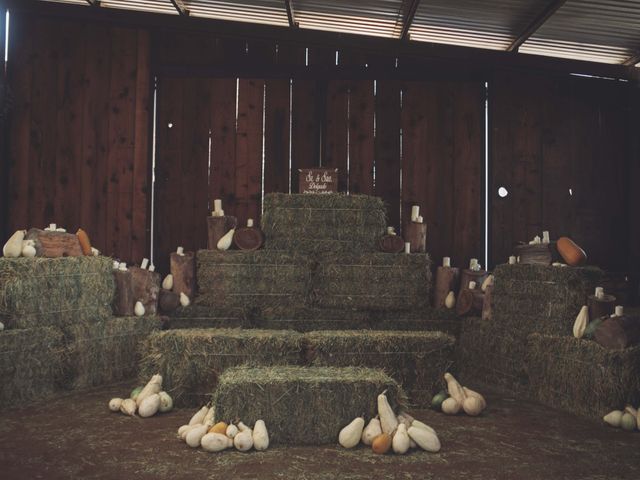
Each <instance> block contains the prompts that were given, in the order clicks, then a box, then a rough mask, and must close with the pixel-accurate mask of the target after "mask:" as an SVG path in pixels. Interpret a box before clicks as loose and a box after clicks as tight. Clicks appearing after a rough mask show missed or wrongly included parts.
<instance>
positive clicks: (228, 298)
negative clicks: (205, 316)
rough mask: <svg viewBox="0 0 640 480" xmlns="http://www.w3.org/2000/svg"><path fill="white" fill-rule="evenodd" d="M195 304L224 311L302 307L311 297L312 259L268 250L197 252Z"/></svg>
mask: <svg viewBox="0 0 640 480" xmlns="http://www.w3.org/2000/svg"><path fill="white" fill-rule="evenodd" d="M197 265H198V267H197V276H198V288H199V292H200V293H199V295H198V297H196V304H198V305H206V306H209V307H221V308H234V307H242V308H251V307H268V306H270V305H292V306H294V305H300V304H302V303H304V302H305V300H306V297H307V296H308V295H309V292H310V286H309V282H310V280H311V260H310V258H309V257H307V256H305V255H299V254H295V253H283V252H276V251H268V250H257V251H251V252H218V251H214V250H199V251H198V253H197Z"/></svg>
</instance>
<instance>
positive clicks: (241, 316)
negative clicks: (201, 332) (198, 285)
mask: <svg viewBox="0 0 640 480" xmlns="http://www.w3.org/2000/svg"><path fill="white" fill-rule="evenodd" d="M165 319H166V322H165V329H167V330H168V329H180V328H239V327H243V328H248V327H250V326H251V324H250V323H249V317H248V311H246V310H244V309H242V308H229V309H223V308H218V307H207V306H206V305H194V304H191V305H189V306H188V307H178V308H176V309H175V310H174V311H173V312H171V313H169V314H168V315H167V316H166V317H165Z"/></svg>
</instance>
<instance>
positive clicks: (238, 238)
mask: <svg viewBox="0 0 640 480" xmlns="http://www.w3.org/2000/svg"><path fill="white" fill-rule="evenodd" d="M233 243H235V245H236V247H238V248H239V249H240V250H247V251H251V250H258V249H259V248H260V247H262V245H263V244H264V233H262V230H260V229H259V228H257V227H242V228H239V229H237V230H236V232H235V233H234V234H233Z"/></svg>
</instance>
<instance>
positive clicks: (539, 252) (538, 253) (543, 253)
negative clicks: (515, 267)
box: [514, 243, 553, 265]
mask: <svg viewBox="0 0 640 480" xmlns="http://www.w3.org/2000/svg"><path fill="white" fill-rule="evenodd" d="M514 255H515V256H516V257H520V263H524V264H529V265H551V262H552V258H553V257H552V255H551V249H550V248H549V244H548V243H538V244H535V245H518V246H517V247H516V248H514Z"/></svg>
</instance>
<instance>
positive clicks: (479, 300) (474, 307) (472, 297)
mask: <svg viewBox="0 0 640 480" xmlns="http://www.w3.org/2000/svg"><path fill="white" fill-rule="evenodd" d="M483 303H484V292H483V291H482V290H480V289H474V290H469V289H468V288H463V289H462V290H460V293H459V294H458V300H457V301H456V313H457V314H458V315H460V316H465V315H479V314H480V313H481V312H482V305H483Z"/></svg>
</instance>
